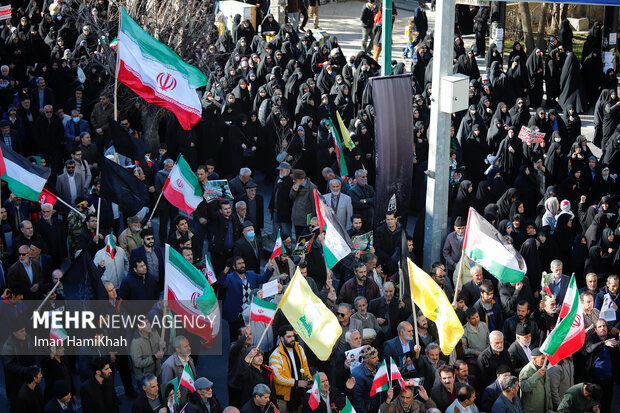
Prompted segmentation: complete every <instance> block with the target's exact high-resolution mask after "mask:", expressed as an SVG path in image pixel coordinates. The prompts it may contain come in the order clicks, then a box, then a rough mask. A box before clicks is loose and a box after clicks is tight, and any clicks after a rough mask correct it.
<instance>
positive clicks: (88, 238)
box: [78, 214, 105, 257]
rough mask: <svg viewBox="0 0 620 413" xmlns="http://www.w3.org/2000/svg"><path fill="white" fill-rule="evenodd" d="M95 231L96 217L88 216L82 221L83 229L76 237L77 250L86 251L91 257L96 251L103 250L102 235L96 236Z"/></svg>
mask: <svg viewBox="0 0 620 413" xmlns="http://www.w3.org/2000/svg"><path fill="white" fill-rule="evenodd" d="M95 231H97V215H92V214H90V215H88V216H87V217H86V221H84V229H83V230H82V232H80V235H78V249H80V250H88V252H90V255H91V256H92V257H94V256H95V254H96V253H97V251H99V250H101V249H103V248H105V241H104V240H103V234H102V233H99V234H96V232H95Z"/></svg>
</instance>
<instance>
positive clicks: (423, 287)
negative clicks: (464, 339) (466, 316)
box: [407, 258, 463, 356]
mask: <svg viewBox="0 0 620 413" xmlns="http://www.w3.org/2000/svg"><path fill="white" fill-rule="evenodd" d="M407 264H408V265H409V284H410V285H411V298H412V300H413V301H414V302H415V303H416V304H417V306H418V307H420V310H422V312H423V313H424V315H425V316H426V317H427V318H429V319H430V320H433V321H434V322H435V324H437V330H438V331H439V345H440V346H441V352H442V353H443V354H445V355H446V356H447V355H449V354H450V353H451V352H452V350H454V347H456V345H457V344H458V342H459V340H460V339H461V336H462V335H463V326H462V325H461V322H460V321H459V318H458V317H457V316H456V313H455V312H454V309H453V308H452V304H451V303H450V301H449V300H448V297H446V293H444V292H443V290H442V289H441V288H440V287H439V285H437V283H436V282H435V280H433V279H432V278H431V277H430V276H429V275H428V274H427V273H425V272H424V271H422V269H421V268H419V267H418V266H417V265H415V264H414V263H413V261H411V260H410V259H409V258H407Z"/></svg>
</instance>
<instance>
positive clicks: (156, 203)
mask: <svg viewBox="0 0 620 413" xmlns="http://www.w3.org/2000/svg"><path fill="white" fill-rule="evenodd" d="M163 194H164V190H163V189H162V191H161V192H160V193H159V196H158V197H157V202H155V206H154V207H153V211H151V216H150V217H149V219H148V221H150V220H151V219H153V215H155V210H156V209H157V206H158V205H159V200H160V199H161V196H162V195H163ZM148 221H147V222H148Z"/></svg>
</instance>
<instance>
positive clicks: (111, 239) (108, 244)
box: [105, 232, 116, 259]
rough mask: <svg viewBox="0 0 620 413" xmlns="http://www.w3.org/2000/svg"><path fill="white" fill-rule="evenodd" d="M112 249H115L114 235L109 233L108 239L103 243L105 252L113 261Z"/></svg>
mask: <svg viewBox="0 0 620 413" xmlns="http://www.w3.org/2000/svg"><path fill="white" fill-rule="evenodd" d="M114 247H116V241H114V235H113V233H112V232H110V235H108V238H107V239H106V241H105V252H107V253H108V254H110V258H112V259H114Z"/></svg>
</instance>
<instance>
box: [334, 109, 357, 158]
mask: <svg viewBox="0 0 620 413" xmlns="http://www.w3.org/2000/svg"><path fill="white" fill-rule="evenodd" d="M336 118H337V120H338V128H339V129H340V137H341V138H342V141H343V142H344V146H346V147H347V148H349V150H350V151H352V150H353V148H355V144H354V143H353V141H352V140H351V135H349V130H348V129H347V127H346V126H345V125H344V122H343V121H342V118H341V117H340V113H338V111H336Z"/></svg>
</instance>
